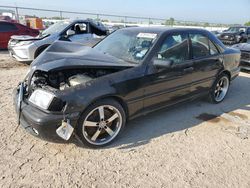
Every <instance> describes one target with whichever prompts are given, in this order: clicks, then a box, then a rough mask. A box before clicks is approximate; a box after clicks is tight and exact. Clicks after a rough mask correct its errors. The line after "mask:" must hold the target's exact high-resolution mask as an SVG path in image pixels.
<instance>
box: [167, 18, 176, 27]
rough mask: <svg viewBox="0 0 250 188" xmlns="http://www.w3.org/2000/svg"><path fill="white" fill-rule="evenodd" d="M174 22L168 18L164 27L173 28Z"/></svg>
mask: <svg viewBox="0 0 250 188" xmlns="http://www.w3.org/2000/svg"><path fill="white" fill-rule="evenodd" d="M174 22H175V20H174V18H169V19H167V20H166V21H165V25H171V26H173V25H174Z"/></svg>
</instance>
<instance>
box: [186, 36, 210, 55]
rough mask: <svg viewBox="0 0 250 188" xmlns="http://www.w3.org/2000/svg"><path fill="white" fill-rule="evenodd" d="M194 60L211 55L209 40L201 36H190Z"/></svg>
mask: <svg viewBox="0 0 250 188" xmlns="http://www.w3.org/2000/svg"><path fill="white" fill-rule="evenodd" d="M190 39H191V43H192V50H193V58H194V59H196V58H201V57H206V56H208V55H210V50H209V44H208V38H207V37H206V36H204V35H201V34H190Z"/></svg>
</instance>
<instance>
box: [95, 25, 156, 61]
mask: <svg viewBox="0 0 250 188" xmlns="http://www.w3.org/2000/svg"><path fill="white" fill-rule="evenodd" d="M156 38H157V34H156V33H145V32H140V31H133V30H118V31H116V32H114V33H112V34H111V35H109V36H108V37H106V38H105V39H104V40H102V41H101V42H100V43H98V44H97V45H96V46H95V47H94V48H95V49H97V50H98V51H100V52H103V53H105V54H109V55H111V56H114V57H116V58H119V59H122V60H124V61H128V62H132V63H140V62H141V61H142V60H143V58H144V57H145V55H146V54H147V52H148V51H149V50H150V48H151V47H152V45H153V43H154V42H155V40H156Z"/></svg>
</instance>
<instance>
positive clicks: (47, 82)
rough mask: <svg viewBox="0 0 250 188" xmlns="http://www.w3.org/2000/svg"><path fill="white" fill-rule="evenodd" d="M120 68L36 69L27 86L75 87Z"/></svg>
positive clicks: (33, 87) (60, 88) (35, 87)
mask: <svg viewBox="0 0 250 188" xmlns="http://www.w3.org/2000/svg"><path fill="white" fill-rule="evenodd" d="M117 71H120V69H112V68H108V69H104V68H99V69H98V68H89V69H88V68H85V69H70V70H68V69H67V70H60V71H53V72H42V71H39V70H37V71H36V72H34V74H33V76H32V78H31V80H30V85H29V88H30V89H31V90H32V91H34V90H35V89H38V88H48V89H52V90H55V89H56V90H64V89H66V88H70V87H75V86H76V85H79V84H85V83H86V82H88V81H90V80H93V79H96V78H98V77H102V76H105V75H108V74H112V73H114V72H117Z"/></svg>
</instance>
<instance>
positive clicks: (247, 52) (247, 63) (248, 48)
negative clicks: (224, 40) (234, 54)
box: [232, 43, 250, 71]
mask: <svg viewBox="0 0 250 188" xmlns="http://www.w3.org/2000/svg"><path fill="white" fill-rule="evenodd" d="M232 47H233V48H236V49H239V50H240V51H241V60H240V66H241V69H244V70H248V71H250V43H241V44H236V45H233V46H232Z"/></svg>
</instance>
